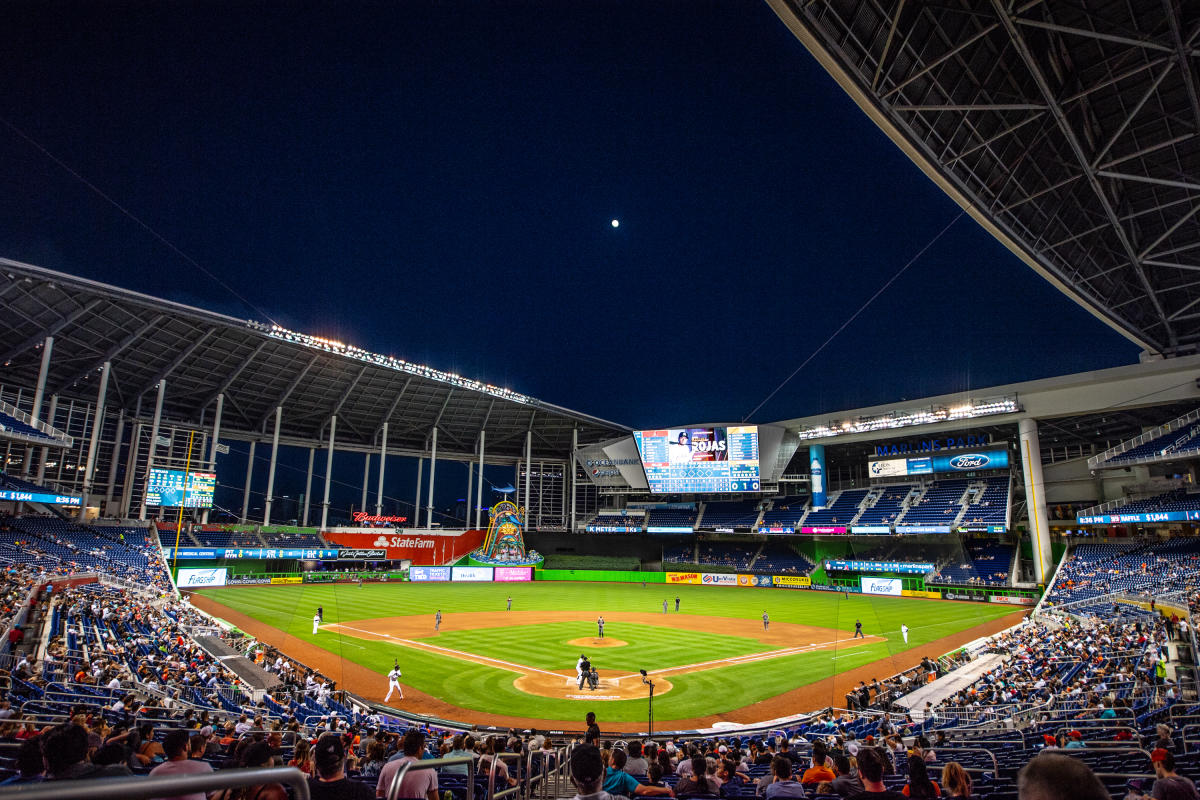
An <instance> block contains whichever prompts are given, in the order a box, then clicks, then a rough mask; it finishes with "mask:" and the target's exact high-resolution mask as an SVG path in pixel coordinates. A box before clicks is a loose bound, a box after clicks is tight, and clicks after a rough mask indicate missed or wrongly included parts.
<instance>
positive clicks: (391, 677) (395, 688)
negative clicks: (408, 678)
mask: <svg viewBox="0 0 1200 800" xmlns="http://www.w3.org/2000/svg"><path fill="white" fill-rule="evenodd" d="M401 674H402V673H401V672H400V668H399V667H393V668H392V671H391V672H389V673H388V693H387V697H385V698H383V702H385V703H386V702H387V701H388V700H390V699H392V692H399V693H400V699H401V700H403V699H404V690H403V689H401V688H400V675H401Z"/></svg>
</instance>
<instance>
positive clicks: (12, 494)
mask: <svg viewBox="0 0 1200 800" xmlns="http://www.w3.org/2000/svg"><path fill="white" fill-rule="evenodd" d="M0 500H9V501H12V502H14V503H45V504H47V505H56V506H75V507H76V508H78V507H79V505H80V503H81V502H82V501H81V500H80V499H79V498H78V497H71V496H70V495H65V494H42V493H41V492H21V491H15V490H12V489H0Z"/></svg>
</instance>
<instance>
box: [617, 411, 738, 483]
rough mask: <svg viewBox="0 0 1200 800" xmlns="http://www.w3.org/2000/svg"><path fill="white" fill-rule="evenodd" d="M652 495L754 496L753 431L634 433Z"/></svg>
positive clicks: (678, 430) (717, 430) (714, 430)
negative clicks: (703, 493)
mask: <svg viewBox="0 0 1200 800" xmlns="http://www.w3.org/2000/svg"><path fill="white" fill-rule="evenodd" d="M633 438H634V439H635V440H636V441H637V447H638V453H639V454H641V458H642V467H643V468H644V469H645V470H646V481H647V483H649V485H650V492H651V493H652V494H677V493H702V492H757V491H758V490H759V485H760V484H759V471H758V426H757V425H744V426H739V427H729V428H666V429H664V430H657V431H634V432H633Z"/></svg>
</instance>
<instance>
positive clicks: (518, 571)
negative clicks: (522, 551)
mask: <svg viewBox="0 0 1200 800" xmlns="http://www.w3.org/2000/svg"><path fill="white" fill-rule="evenodd" d="M493 578H494V580H496V581H498V582H500V581H531V580H533V567H495V572H494V573H493Z"/></svg>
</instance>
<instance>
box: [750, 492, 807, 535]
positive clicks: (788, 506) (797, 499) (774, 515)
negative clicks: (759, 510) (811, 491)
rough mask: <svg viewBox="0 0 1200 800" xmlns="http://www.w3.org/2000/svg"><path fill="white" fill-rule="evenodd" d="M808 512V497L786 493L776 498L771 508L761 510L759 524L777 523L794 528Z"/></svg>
mask: <svg viewBox="0 0 1200 800" xmlns="http://www.w3.org/2000/svg"><path fill="white" fill-rule="evenodd" d="M807 513H808V497H807V496H805V495H798V494H793V495H787V496H785V497H779V498H776V499H775V500H774V501H772V503H771V508H769V509H768V510H767V511H764V512H763V515H762V521H761V522H760V523H759V525H765V526H770V525H777V526H786V527H791V528H795V527H798V526H799V525H800V521H801V520H802V519H804V515H805V514H807Z"/></svg>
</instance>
